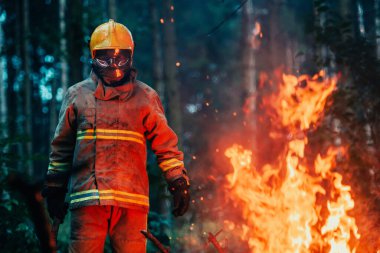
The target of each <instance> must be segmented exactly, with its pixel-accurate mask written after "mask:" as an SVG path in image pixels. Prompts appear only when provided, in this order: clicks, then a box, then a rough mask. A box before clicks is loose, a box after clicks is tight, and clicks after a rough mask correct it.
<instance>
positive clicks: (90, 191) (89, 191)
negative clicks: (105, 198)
mask: <svg viewBox="0 0 380 253" xmlns="http://www.w3.org/2000/svg"><path fill="white" fill-rule="evenodd" d="M93 192H98V190H97V189H93V190H87V191H82V192H76V193H72V194H70V197H74V196H78V195H82V194H87V193H93Z"/></svg>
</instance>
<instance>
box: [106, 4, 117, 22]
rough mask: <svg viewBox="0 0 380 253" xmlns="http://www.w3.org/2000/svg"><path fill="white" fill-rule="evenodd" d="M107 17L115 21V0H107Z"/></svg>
mask: <svg viewBox="0 0 380 253" xmlns="http://www.w3.org/2000/svg"><path fill="white" fill-rule="evenodd" d="M108 17H109V18H112V19H113V20H115V21H116V22H117V14H116V0H108Z"/></svg>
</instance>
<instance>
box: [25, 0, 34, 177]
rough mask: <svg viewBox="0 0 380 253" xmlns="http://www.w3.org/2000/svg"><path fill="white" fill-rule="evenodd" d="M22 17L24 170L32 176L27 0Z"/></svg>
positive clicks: (31, 92) (31, 96) (30, 84)
mask: <svg viewBox="0 0 380 253" xmlns="http://www.w3.org/2000/svg"><path fill="white" fill-rule="evenodd" d="M22 7H23V8H22V17H23V25H22V26H23V39H22V49H23V57H22V58H23V71H24V83H23V84H24V103H25V104H24V105H25V107H24V110H25V122H24V123H25V124H24V127H25V128H24V129H25V134H26V136H27V137H28V140H27V142H26V156H27V160H26V163H25V164H26V170H27V174H28V175H29V176H33V173H34V170H33V161H32V160H30V159H31V157H32V154H33V146H32V144H33V135H32V131H33V130H32V128H33V121H32V118H33V117H32V116H33V115H32V99H33V91H32V88H33V87H32V83H31V80H30V75H31V67H30V62H31V59H30V51H29V46H30V27H29V0H23V6H22Z"/></svg>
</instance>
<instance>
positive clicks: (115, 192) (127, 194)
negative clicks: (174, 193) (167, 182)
mask: <svg viewBox="0 0 380 253" xmlns="http://www.w3.org/2000/svg"><path fill="white" fill-rule="evenodd" d="M108 193H114V194H119V195H125V196H130V197H136V198H142V199H149V198H148V196H145V195H141V194H136V193H129V192H123V191H115V190H100V191H99V194H108Z"/></svg>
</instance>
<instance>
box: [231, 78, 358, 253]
mask: <svg viewBox="0 0 380 253" xmlns="http://www.w3.org/2000/svg"><path fill="white" fill-rule="evenodd" d="M282 80H283V81H282V83H281V84H280V85H279V87H278V88H279V90H278V92H277V93H276V94H273V95H272V96H270V97H268V98H266V99H265V100H264V104H266V105H267V106H269V107H270V108H271V111H272V113H271V114H272V115H271V116H272V118H273V120H274V122H273V123H274V124H275V125H277V126H281V128H282V129H285V130H286V132H287V142H286V145H285V146H284V150H283V152H282V153H281V156H280V157H278V159H277V162H275V164H266V165H265V166H263V167H262V168H255V165H254V164H252V151H250V150H245V149H244V148H243V147H241V146H239V145H237V144H234V145H233V146H232V147H230V148H228V149H227V150H226V152H225V155H226V156H227V157H228V158H230V161H231V164H232V166H233V169H234V171H233V172H232V173H230V174H228V175H227V181H228V185H227V188H228V192H229V197H230V199H231V200H232V201H234V202H235V203H236V204H238V205H239V207H240V208H241V210H242V213H241V214H242V217H243V220H244V225H242V226H241V227H242V231H243V233H241V238H242V239H243V240H245V241H247V243H248V245H249V248H250V249H251V252H262V253H266V252H267V253H279V252H281V253H286V252H289V253H297V252H331V253H346V252H355V251H356V248H355V245H356V244H355V243H357V242H358V240H359V238H360V235H359V233H358V228H357V226H356V224H355V219H354V218H353V217H351V216H350V215H349V214H348V212H349V210H351V209H353V208H354V200H353V199H352V197H351V194H350V190H351V189H350V186H348V185H345V184H343V183H342V180H343V177H342V175H341V174H339V173H338V172H336V171H334V169H335V168H336V166H337V164H336V160H337V157H339V156H340V157H343V156H344V154H345V151H344V149H343V148H337V147H331V148H329V149H328V152H327V153H326V154H324V155H318V156H317V157H316V159H315V161H314V166H313V165H310V164H312V163H310V162H309V163H307V159H306V158H307V157H306V156H305V147H306V145H307V144H308V139H307V134H306V131H307V130H308V129H310V128H311V127H312V126H313V125H316V124H317V123H318V122H319V120H320V119H321V117H322V116H323V111H324V109H325V106H326V101H327V98H328V97H329V96H330V95H331V94H332V92H333V90H334V89H335V87H336V83H337V78H336V77H326V75H325V73H324V72H323V71H321V72H320V73H319V74H318V75H315V76H313V77H308V76H301V77H298V78H297V77H295V76H292V75H283V78H282ZM228 222H231V221H228ZM234 225H235V224H234Z"/></svg>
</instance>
